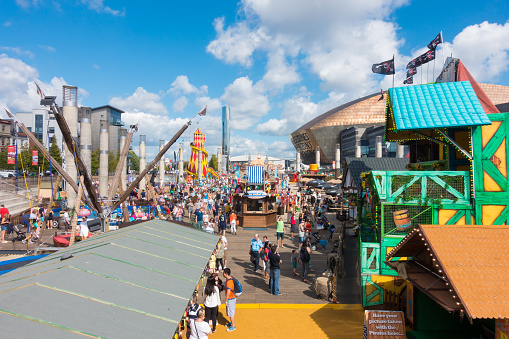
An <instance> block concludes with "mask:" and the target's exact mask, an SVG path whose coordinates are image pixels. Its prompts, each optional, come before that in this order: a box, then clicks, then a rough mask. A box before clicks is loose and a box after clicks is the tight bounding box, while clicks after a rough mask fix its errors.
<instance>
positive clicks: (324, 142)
mask: <svg viewBox="0 0 509 339" xmlns="http://www.w3.org/2000/svg"><path fill="white" fill-rule="evenodd" d="M479 86H480V87H481V88H482V89H483V90H484V92H485V93H486V95H487V96H488V97H489V98H490V100H491V101H492V102H493V104H495V106H497V108H498V109H499V110H500V112H509V86H502V85H493V84H483V83H479ZM384 125H385V95H384V99H383V100H380V93H375V94H371V95H368V96H365V97H363V98H359V99H356V100H353V101H350V102H348V103H346V104H343V105H341V106H338V107H336V108H333V109H331V110H330V111H328V112H325V113H323V114H322V115H320V116H318V117H316V118H314V119H313V120H311V121H309V122H308V123H306V124H304V125H303V126H301V127H300V128H298V129H297V130H296V131H295V132H293V133H291V134H290V140H291V141H292V143H293V146H294V147H295V149H296V150H297V151H299V150H300V152H301V161H302V162H303V163H305V164H312V163H314V162H315V151H316V147H317V146H319V147H320V163H321V164H331V163H332V161H334V160H335V152H336V144H341V139H343V144H345V136H343V138H342V137H341V132H342V131H343V130H345V129H352V132H351V133H350V130H349V131H348V132H349V133H348V134H349V135H352V137H351V139H352V140H350V141H348V143H349V144H350V145H349V146H348V148H349V149H351V147H352V145H354V144H355V138H357V139H360V138H361V136H360V135H361V134H362V135H364V136H363V137H364V138H366V133H365V131H369V130H378V131H380V133H382V131H383V128H378V129H377V128H376V127H377V126H384ZM352 127H354V128H352ZM372 127H374V128H372ZM347 138H349V137H348V136H347ZM367 139H373V138H372V137H370V136H369V134H368V136H367ZM367 139H366V140H364V141H365V142H366V144H365V145H366V146H365V147H366V151H365V152H363V154H368V150H367V148H368V147H370V146H368V143H369V144H370V145H371V143H372V141H373V140H367ZM389 152H390V151H389ZM345 153H346V152H345V145H341V157H342V158H343V157H344V156H354V155H352V154H345ZM384 156H385V155H384ZM389 156H390V155H389Z"/></svg>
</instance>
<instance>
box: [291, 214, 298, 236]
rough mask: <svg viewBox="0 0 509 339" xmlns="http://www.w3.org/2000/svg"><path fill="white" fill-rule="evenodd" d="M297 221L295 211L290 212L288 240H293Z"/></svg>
mask: <svg viewBox="0 0 509 339" xmlns="http://www.w3.org/2000/svg"><path fill="white" fill-rule="evenodd" d="M296 226H297V221H296V220H295V213H293V212H292V216H291V218H290V240H291V241H293V239H294V238H293V234H294V233H295V232H297V227H296Z"/></svg>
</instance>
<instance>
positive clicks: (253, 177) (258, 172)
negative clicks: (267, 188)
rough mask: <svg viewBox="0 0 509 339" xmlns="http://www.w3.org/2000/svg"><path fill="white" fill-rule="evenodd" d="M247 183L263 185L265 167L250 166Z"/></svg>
mask: <svg viewBox="0 0 509 339" xmlns="http://www.w3.org/2000/svg"><path fill="white" fill-rule="evenodd" d="M247 181H248V183H249V184H263V166H249V167H248V169H247Z"/></svg>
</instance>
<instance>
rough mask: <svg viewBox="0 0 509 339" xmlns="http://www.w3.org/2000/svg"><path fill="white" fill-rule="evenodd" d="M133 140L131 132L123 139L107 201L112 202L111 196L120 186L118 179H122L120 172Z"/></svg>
mask: <svg viewBox="0 0 509 339" xmlns="http://www.w3.org/2000/svg"><path fill="white" fill-rule="evenodd" d="M132 139H133V132H129V133H128V134H127V137H126V138H125V143H124V148H123V149H122V153H121V154H120V157H119V159H118V164H117V169H116V170H115V176H114V177H113V183H112V184H111V188H110V190H109V192H108V201H112V200H113V196H114V195H115V192H117V187H118V186H120V187H122V185H120V179H121V178H122V170H123V168H124V163H125V160H126V159H125V158H126V156H127V153H128V152H129V146H130V145H131V141H132Z"/></svg>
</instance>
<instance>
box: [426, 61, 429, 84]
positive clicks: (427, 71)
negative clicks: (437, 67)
mask: <svg viewBox="0 0 509 339" xmlns="http://www.w3.org/2000/svg"><path fill="white" fill-rule="evenodd" d="M428 75H429V62H428V69H427V70H426V83H429V81H428Z"/></svg>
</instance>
